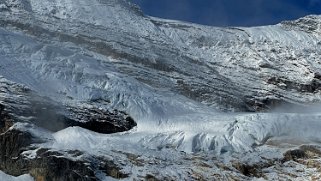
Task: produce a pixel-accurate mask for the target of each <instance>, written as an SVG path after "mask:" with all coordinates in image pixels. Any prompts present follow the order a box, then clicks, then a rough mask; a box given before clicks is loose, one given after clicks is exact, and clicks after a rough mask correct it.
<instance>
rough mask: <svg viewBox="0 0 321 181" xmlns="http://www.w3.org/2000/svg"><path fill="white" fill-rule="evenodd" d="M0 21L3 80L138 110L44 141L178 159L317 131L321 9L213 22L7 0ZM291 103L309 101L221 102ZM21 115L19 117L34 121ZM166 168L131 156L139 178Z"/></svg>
mask: <svg viewBox="0 0 321 181" xmlns="http://www.w3.org/2000/svg"><path fill="white" fill-rule="evenodd" d="M0 25H1V27H0V76H1V77H2V78H1V82H2V83H3V82H9V81H11V82H15V83H16V84H22V85H25V86H27V87H29V88H30V89H32V90H33V91H35V92H37V93H38V94H39V95H41V96H47V97H49V98H51V99H53V100H55V101H57V102H59V103H61V104H64V105H69V106H72V107H77V106H83V105H87V106H88V105H93V106H95V107H100V108H102V109H110V110H113V109H117V110H121V111H124V112H126V113H128V114H129V115H130V116H131V117H133V118H134V120H135V121H136V122H137V127H136V128H135V129H134V130H132V131H129V132H126V133H119V134H112V135H102V134H98V133H93V132H90V131H88V130H84V129H82V128H78V127H72V128H67V129H64V130H61V131H59V132H56V133H51V132H46V133H42V134H44V135H43V136H45V137H50V138H51V139H50V141H48V142H47V143H42V144H40V145H38V146H39V147H42V148H48V149H53V150H58V151H59V150H60V151H66V150H80V151H82V152H84V153H86V154H91V155H104V154H105V155H110V156H111V157H113V156H115V157H117V156H119V155H117V154H116V153H113V152H114V151H124V152H128V153H131V154H135V155H142V153H144V154H145V161H146V162H148V161H151V160H152V159H155V160H157V159H160V160H161V159H165V157H166V156H167V155H172V158H168V159H169V160H167V161H166V164H167V163H168V164H170V163H175V162H177V161H178V160H180V159H181V158H183V157H184V156H182V155H181V154H183V153H181V152H179V151H184V153H187V154H188V156H191V155H193V154H196V153H202V154H204V155H202V156H203V157H204V158H207V157H208V156H210V155H212V154H213V155H217V156H222V155H225V156H226V155H231V154H240V155H242V154H244V153H253V155H256V154H259V153H260V154H261V153H262V154H263V155H264V154H268V153H270V152H271V155H272V156H271V157H275V158H279V157H281V156H280V155H282V153H283V152H285V151H286V150H287V149H289V148H293V147H296V146H298V145H300V144H301V143H305V144H310V143H313V144H317V143H319V141H320V139H319V138H320V136H321V135H320V133H319V131H318V130H319V128H320V127H321V122H320V118H321V115H320V114H319V111H320V109H318V107H316V106H314V107H313V109H314V110H313V111H308V110H309V109H312V107H309V106H313V104H315V103H319V102H320V100H321V96H320V90H321V89H320V85H321V62H320V60H321V54H320V53H321V16H316V15H315V16H307V17H304V18H302V19H299V20H297V21H290V22H283V23H280V24H278V25H273V26H263V27H253V28H243V27H238V28H216V27H208V26H201V25H196V24H190V23H184V22H178V21H171V20H163V19H158V18H153V17H148V16H145V15H143V13H142V12H141V11H140V10H139V8H138V7H136V6H135V5H133V4H131V3H129V2H128V1H126V0H93V1H87V0H78V1H76V2H75V1H71V0H42V1H38V0H0ZM1 82H0V83H1ZM0 96H1V95H0ZM283 104H285V105H287V104H291V106H293V105H295V106H294V107H296V106H297V107H298V108H297V109H302V107H301V106H303V107H305V106H306V108H305V109H306V110H307V112H308V113H307V112H305V111H301V113H295V112H296V111H291V112H292V113H282V112H277V111H275V112H274V113H231V112H225V113H222V112H221V110H225V111H231V110H236V111H240V110H242V111H261V110H272V109H275V108H277V107H278V106H282V105H283ZM283 107H284V105H283ZM283 107H282V108H283ZM280 109H281V108H280ZM297 109H293V110H297ZM23 125H24V124H19V125H18V126H16V129H22V130H24V131H26V130H25V129H26V128H23ZM29 131H31V132H34V133H36V132H37V129H34V130H33V129H32V130H29ZM37 135H39V134H37ZM293 140H294V141H293ZM280 142H283V144H284V145H283V144H281V146H280V145H279V144H278V145H276V146H275V145H273V148H271V147H270V146H267V144H266V143H271V144H272V143H273V144H274V143H280ZM106 143H108V144H106ZM284 147H286V148H287V149H283V148H284ZM271 150H272V151H271ZM35 151H37V149H36V150H35ZM35 151H34V150H29V151H27V152H25V154H26V155H27V156H29V157H30V155H31V156H32V155H34V154H35ZM115 154H116V155H115ZM155 155H156V156H155ZM253 155H252V156H253ZM188 156H187V157H188ZM264 156H266V155H264ZM264 156H263V157H264ZM166 159H167V158H166ZM260 159H262V157H260ZM120 160H123V161H124V162H128V160H127V161H126V159H124V158H123V159H120ZM128 164H129V163H128ZM157 168H158V167H157V166H155V165H153V166H150V165H149V166H146V167H144V168H138V167H137V168H136V167H135V168H132V170H130V169H129V166H128V167H124V169H125V170H126V169H127V170H126V171H128V172H129V174H131V175H133V176H132V178H136V177H138V176H139V175H142V174H146V173H147V172H149V171H151V170H153V171H155V170H157ZM139 169H143V170H144V171H141V172H140V171H139ZM172 169H177V170H178V171H177V173H168V174H169V175H171V176H173V175H174V176H175V177H176V178H181V179H188V178H189V176H188V174H187V175H186V173H187V170H186V169H184V165H183V166H178V165H177V166H173V168H172ZM216 170H219V168H217V169H216ZM142 172H143V173H142ZM167 172H170V169H169V170H167V171H166V172H164V173H158V174H159V175H161V176H162V177H165V176H166V174H167ZM200 172H201V173H202V174H206V171H200ZM184 173H185V174H184ZM154 174H155V173H154ZM156 175H157V174H156ZM238 176H239V177H240V175H238ZM205 177H206V176H205ZM160 178H161V177H160ZM207 178H212V177H209V176H208V177H207ZM240 178H241V177H240ZM242 178H243V177H242ZM243 179H246V178H243Z"/></svg>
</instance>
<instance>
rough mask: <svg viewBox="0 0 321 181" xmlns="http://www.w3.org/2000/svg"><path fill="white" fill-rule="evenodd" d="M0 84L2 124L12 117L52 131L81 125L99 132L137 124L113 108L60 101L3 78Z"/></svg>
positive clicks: (117, 130) (128, 128) (107, 131)
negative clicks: (68, 103) (77, 104)
mask: <svg viewBox="0 0 321 181" xmlns="http://www.w3.org/2000/svg"><path fill="white" fill-rule="evenodd" d="M0 85H1V88H0V101H1V102H0V111H1V112H0V113H1V114H3V116H2V120H4V122H2V123H1V124H7V123H8V121H7V119H10V120H11V121H12V122H13V123H14V122H21V121H23V122H29V123H33V124H36V125H38V126H40V127H43V128H46V129H49V130H51V131H59V130H62V129H64V128H66V127H70V126H79V127H83V128H86V129H89V130H92V131H95V132H98V133H117V132H122V131H128V130H130V129H132V128H133V127H135V126H136V123H135V121H134V120H133V119H132V118H131V117H130V116H128V115H127V114H126V113H124V112H121V111H117V110H113V111H112V112H111V111H108V110H104V109H98V108H97V107H94V106H90V105H88V104H83V105H79V107H75V106H69V105H61V104H59V103H57V102H55V101H53V100H51V99H49V98H46V97H41V96H38V95H36V93H35V92H33V91H31V90H30V89H28V88H26V87H24V86H21V85H19V84H14V83H12V82H8V81H5V80H4V79H2V81H1V82H0ZM5 128H8V127H7V126H5Z"/></svg>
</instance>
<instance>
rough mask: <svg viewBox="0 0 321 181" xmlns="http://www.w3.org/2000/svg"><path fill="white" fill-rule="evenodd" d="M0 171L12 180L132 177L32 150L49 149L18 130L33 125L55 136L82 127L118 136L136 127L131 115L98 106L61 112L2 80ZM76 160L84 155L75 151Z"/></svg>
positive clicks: (101, 164) (94, 162) (110, 166)
mask: <svg viewBox="0 0 321 181" xmlns="http://www.w3.org/2000/svg"><path fill="white" fill-rule="evenodd" d="M0 84H1V86H0V100H1V103H0V170H2V171H5V172H6V173H9V174H10V175H14V176H19V175H22V174H30V175H31V176H33V177H34V178H35V179H36V180H37V181H60V180H70V181H79V180H81V181H94V180H97V176H96V172H97V171H99V170H100V172H102V173H105V174H106V175H109V176H112V177H114V178H124V177H127V175H126V174H123V173H122V172H120V169H119V168H118V166H116V165H115V164H114V163H113V162H112V161H109V160H107V159H103V158H96V157H94V156H88V157H84V158H82V159H76V158H75V159H71V158H70V157H69V158H68V157H66V156H64V154H63V153H60V152H57V151H50V150H48V149H43V148H40V149H37V148H36V147H34V146H32V145H33V144H37V143H45V142H46V141H48V140H45V139H44V138H42V137H36V136H35V135H32V134H31V133H29V132H28V131H27V130H19V129H16V128H15V127H14V125H15V124H17V123H18V124H19V123H20V124H21V123H24V124H25V126H26V127H30V126H31V127H32V126H34V125H33V124H35V125H37V126H40V127H42V128H45V129H48V130H50V131H59V130H61V129H64V128H67V127H69V126H79V127H82V128H86V129H89V130H92V131H95V132H98V133H116V132H122V131H127V130H130V129H132V128H133V127H134V126H136V123H135V121H134V120H133V119H132V118H131V117H129V116H128V115H127V114H126V113H124V112H120V111H117V110H114V111H113V112H109V111H107V110H102V109H98V108H94V107H93V106H89V107H82V108H80V107H79V108H76V107H71V106H58V105H59V104H58V103H56V102H54V101H53V100H50V99H49V98H45V97H41V96H37V95H36V94H35V92H33V91H31V90H30V89H28V88H26V87H24V86H21V85H19V84H15V83H12V82H10V81H6V80H4V79H1V82H0ZM30 149H36V150H37V151H36V156H35V158H32V159H30V158H25V157H24V156H23V155H22V153H23V151H26V150H30ZM69 154H70V155H72V157H79V156H81V155H82V154H83V153H81V152H77V151H70V153H69Z"/></svg>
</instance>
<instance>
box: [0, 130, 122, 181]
mask: <svg viewBox="0 0 321 181" xmlns="http://www.w3.org/2000/svg"><path fill="white" fill-rule="evenodd" d="M1 128H3V127H1ZM39 142H44V140H42V138H39V137H34V136H33V135H31V134H30V133H28V132H24V131H20V130H17V129H14V128H13V129H9V130H6V131H5V132H1V133H0V169H1V170H3V171H5V172H7V173H9V174H10V175H14V176H19V175H22V174H30V175H31V176H33V177H34V178H35V180H36V181H43V180H46V181H60V180H70V181H79V180H81V181H94V180H97V176H96V172H97V171H99V170H100V171H101V172H103V173H105V174H106V175H110V176H111V177H114V178H125V177H127V175H126V174H123V173H122V172H121V171H120V169H119V168H118V167H117V166H116V165H115V164H114V163H113V162H112V161H109V160H106V159H101V158H99V159H98V158H95V157H87V158H86V157H84V158H82V159H76V158H75V159H71V158H67V157H66V156H65V155H63V154H62V153H59V152H55V151H50V150H47V149H38V150H37V151H36V157H35V158H33V159H30V158H25V157H24V156H23V155H22V154H21V153H22V152H23V151H26V150H28V149H35V148H32V145H31V144H35V143H39ZM69 154H70V155H72V156H74V157H79V156H81V155H82V154H83V153H81V152H77V151H70V153H69Z"/></svg>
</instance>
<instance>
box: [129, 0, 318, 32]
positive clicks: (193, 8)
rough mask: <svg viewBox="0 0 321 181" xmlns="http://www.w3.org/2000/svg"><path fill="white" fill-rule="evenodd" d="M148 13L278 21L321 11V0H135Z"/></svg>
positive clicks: (234, 22)
mask: <svg viewBox="0 0 321 181" xmlns="http://www.w3.org/2000/svg"><path fill="white" fill-rule="evenodd" d="M132 1H133V2H134V3H136V4H138V5H139V6H140V7H141V8H142V10H143V11H144V13H145V14H147V15H151V16H156V17H162V18H167V19H177V20H183V21H189V22H194V23H199V24H205V25H214V26H255V25H267V24H276V23H279V22H280V21H282V20H291V19H297V18H299V17H302V16H305V15H308V14H321V0H132Z"/></svg>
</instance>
